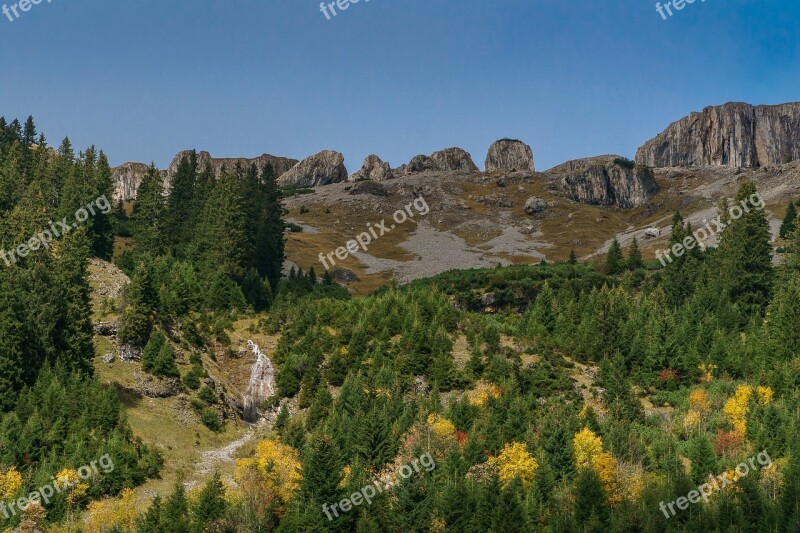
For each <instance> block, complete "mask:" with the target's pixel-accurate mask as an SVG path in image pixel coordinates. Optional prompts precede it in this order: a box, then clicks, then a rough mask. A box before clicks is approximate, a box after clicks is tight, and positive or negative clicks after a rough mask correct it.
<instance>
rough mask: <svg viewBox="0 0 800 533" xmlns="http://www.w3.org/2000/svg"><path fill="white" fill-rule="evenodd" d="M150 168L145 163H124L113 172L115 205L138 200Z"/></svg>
mask: <svg viewBox="0 0 800 533" xmlns="http://www.w3.org/2000/svg"><path fill="white" fill-rule="evenodd" d="M148 168H149V167H148V166H147V165H145V164H144V163H124V164H122V165H120V166H118V167H115V168H113V169H112V170H111V180H112V181H113V183H114V202H115V203H116V202H118V201H120V200H122V201H123V202H129V201H131V200H133V199H134V198H136V193H137V192H138V191H139V185H140V184H141V183H142V179H144V176H145V174H147V169H148Z"/></svg>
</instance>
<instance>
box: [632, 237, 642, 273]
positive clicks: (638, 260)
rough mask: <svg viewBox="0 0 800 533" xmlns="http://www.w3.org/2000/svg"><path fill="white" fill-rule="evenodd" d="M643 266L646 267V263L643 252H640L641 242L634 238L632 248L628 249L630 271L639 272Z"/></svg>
mask: <svg viewBox="0 0 800 533" xmlns="http://www.w3.org/2000/svg"><path fill="white" fill-rule="evenodd" d="M642 266H644V262H643V261H642V252H641V251H640V250H639V241H638V240H637V239H636V237H634V238H633V242H632V243H631V247H630V248H629V249H628V269H629V270H638V269H640V268H642Z"/></svg>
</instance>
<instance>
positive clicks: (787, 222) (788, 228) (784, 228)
mask: <svg viewBox="0 0 800 533" xmlns="http://www.w3.org/2000/svg"><path fill="white" fill-rule="evenodd" d="M796 218H797V210H796V209H795V207H794V202H789V208H788V209H787V210H786V216H785V217H784V218H783V224H781V233H780V235H781V238H784V239H785V238H786V237H787V236H788V235H789V234H790V233H791V232H792V231H794V229H795V227H796V221H795V219H796Z"/></svg>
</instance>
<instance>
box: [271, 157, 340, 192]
mask: <svg viewBox="0 0 800 533" xmlns="http://www.w3.org/2000/svg"><path fill="white" fill-rule="evenodd" d="M347 176H348V174H347V168H345V166H344V156H343V155H342V154H340V153H339V152H334V151H333V150H325V151H322V152H319V153H318V154H314V155H312V156H311V157H308V158H306V159H304V160H302V161H300V162H299V163H297V164H296V165H295V166H293V167H292V168H291V169H289V170H288V171H287V172H285V173H283V174H282V175H281V176H280V177H279V178H278V185H281V186H294V187H316V186H318V185H330V184H331V183H341V182H343V181H347Z"/></svg>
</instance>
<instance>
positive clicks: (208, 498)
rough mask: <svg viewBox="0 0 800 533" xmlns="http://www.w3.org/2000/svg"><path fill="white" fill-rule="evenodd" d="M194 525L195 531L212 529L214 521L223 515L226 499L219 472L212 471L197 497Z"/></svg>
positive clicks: (225, 508) (225, 509)
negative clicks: (210, 476)
mask: <svg viewBox="0 0 800 533" xmlns="http://www.w3.org/2000/svg"><path fill="white" fill-rule="evenodd" d="M193 511H194V512H193V515H194V526H195V529H196V530H197V531H208V530H213V529H214V527H213V525H214V522H216V521H219V520H221V519H222V518H224V517H225V513H226V511H227V501H226V500H225V485H223V484H222V479H221V478H220V475H219V472H215V473H214V477H212V478H211V479H210V480H209V481H208V483H206V486H205V487H204V488H203V490H202V491H201V492H200V496H199V497H198V499H197V503H196V504H195V505H194V509H193Z"/></svg>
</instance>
